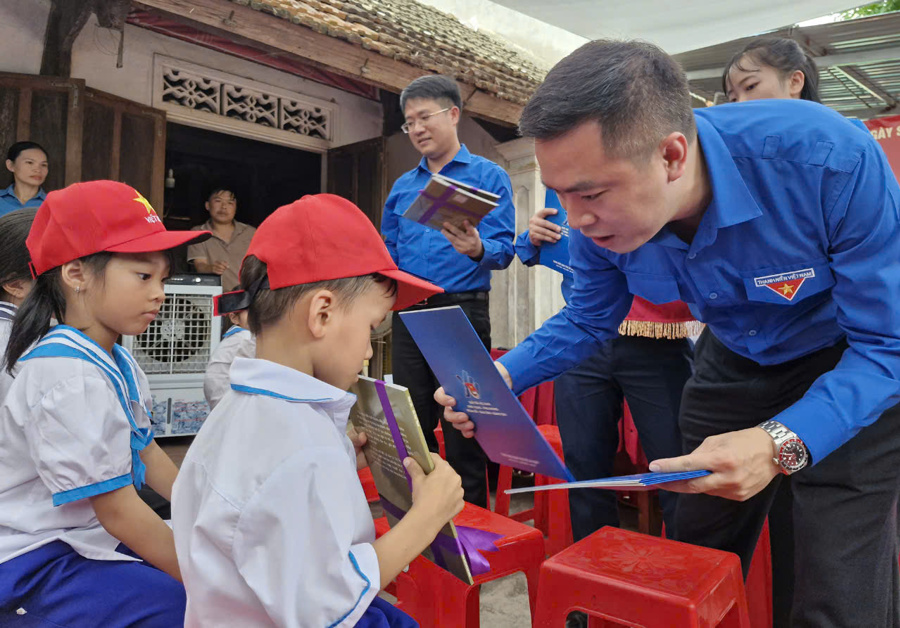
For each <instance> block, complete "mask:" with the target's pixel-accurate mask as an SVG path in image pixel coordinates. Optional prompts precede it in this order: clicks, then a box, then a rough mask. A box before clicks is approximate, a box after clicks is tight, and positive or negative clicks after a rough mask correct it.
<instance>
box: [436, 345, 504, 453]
mask: <svg viewBox="0 0 900 628" xmlns="http://www.w3.org/2000/svg"><path fill="white" fill-rule="evenodd" d="M494 366H496V367H497V370H498V371H500V375H502V376H503V381H504V382H506V385H507V386H509V387H510V388H512V386H513V385H512V378H511V377H510V376H509V371H507V370H506V367H505V366H503V365H502V364H500V363H499V362H494ZM434 400H435V401H437V402H438V403H439V404H440V405H442V406H444V418H445V419H447V422H448V423H450V424H452V425H453V427H455V428H456V429H458V430H459V431H460V432H462V435H463V436H465V437H466V438H472V437H473V436H475V424H474V423H472V421H470V420H469V415H468V414H466V413H465V412H457V411H456V410H454V409H453V406H455V405H456V399H454V398H453V397H451V396H450V395H448V394H447V393H445V392H444V389H443V387H441V388H438V389H437V390H436V391H435V392H434Z"/></svg>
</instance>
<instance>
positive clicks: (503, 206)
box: [478, 164, 516, 270]
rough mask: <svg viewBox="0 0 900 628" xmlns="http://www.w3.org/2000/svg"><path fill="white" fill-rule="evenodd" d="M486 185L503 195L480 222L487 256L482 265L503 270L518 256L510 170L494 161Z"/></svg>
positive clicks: (479, 229) (480, 231) (482, 240)
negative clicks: (514, 245)
mask: <svg viewBox="0 0 900 628" xmlns="http://www.w3.org/2000/svg"><path fill="white" fill-rule="evenodd" d="M482 185H483V186H484V188H485V189H486V190H487V191H488V192H493V193H494V194H499V195H500V198H499V199H498V200H497V207H495V208H494V209H492V210H491V211H490V212H489V213H488V215H487V216H485V217H484V219H482V221H481V222H480V223H479V224H478V234H479V235H480V236H481V243H482V245H483V246H484V255H483V256H482V257H481V259H480V260H479V261H478V264H479V265H480V266H483V267H485V268H489V269H491V270H503V269H504V268H506V267H507V266H509V264H510V262H512V258H513V256H514V255H515V249H514V248H513V240H514V239H515V237H516V232H515V228H516V208H515V206H514V205H513V196H512V183H511V182H510V180H509V175H508V174H506V171H505V170H503V169H502V168H501V167H500V166H497V165H496V164H494V167H493V168H491V170H490V173H489V174H488V176H487V177H486V180H485V182H484V183H483V184H482Z"/></svg>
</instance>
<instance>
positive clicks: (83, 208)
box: [25, 181, 211, 277]
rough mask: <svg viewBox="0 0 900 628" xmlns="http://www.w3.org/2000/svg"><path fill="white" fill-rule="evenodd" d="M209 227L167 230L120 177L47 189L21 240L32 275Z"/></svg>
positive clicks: (170, 243)
mask: <svg viewBox="0 0 900 628" xmlns="http://www.w3.org/2000/svg"><path fill="white" fill-rule="evenodd" d="M210 235H211V234H210V232H209V231H167V230H166V228H165V227H164V226H163V223H162V220H160V218H159V216H157V215H156V212H155V211H154V210H153V207H151V206H150V202H149V201H148V200H147V199H145V198H144V197H143V196H142V195H141V193H140V192H138V191H137V190H135V189H134V188H133V187H131V186H130V185H126V184H124V183H119V182H118V181H87V182H85V183H73V184H72V185H70V186H68V187H66V188H63V189H62V190H56V191H55V192H50V193H49V194H48V195H47V198H45V199H44V202H43V203H42V204H41V206H40V208H39V209H38V211H37V215H36V216H35V217H34V223H33V224H32V226H31V231H30V232H29V234H28V239H27V240H25V245H26V246H27V247H28V252H29V253H30V254H31V269H32V273H33V274H34V276H35V277H37V276H38V275H40V274H42V273H45V272H47V271H48V270H50V269H52V268H56V267H57V266H62V265H63V264H65V263H66V262H71V261H72V260H76V259H78V258H80V257H85V256H87V255H93V254H94V253H100V252H108V253H151V252H153V251H165V250H167V249H173V248H175V247H176V246H180V245H182V244H187V243H188V242H202V241H203V240H206V239H207V238H209V236H210Z"/></svg>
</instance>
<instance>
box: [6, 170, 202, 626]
mask: <svg viewBox="0 0 900 628" xmlns="http://www.w3.org/2000/svg"><path fill="white" fill-rule="evenodd" d="M203 237H208V233H204V232H196V231H191V232H172V231H166V229H165V227H164V226H163V225H162V221H161V220H160V219H159V217H158V216H157V215H156V212H154V211H153V208H152V207H151V206H150V203H149V202H147V200H146V199H145V198H144V197H143V196H141V195H140V194H139V193H138V192H137V191H136V190H134V188H131V187H129V186H127V185H125V184H122V183H117V182H114V181H92V182H88V183H76V184H74V185H71V186H69V187H67V188H65V189H63V190H59V191H56V192H51V193H50V194H48V195H47V199H46V200H45V201H44V203H43V204H42V205H41V207H40V209H39V210H38V212H37V216H36V217H35V219H34V224H33V226H32V228H31V232H30V234H29V236H28V239H27V246H28V250H29V252H30V254H31V269H32V274H33V276H34V277H35V281H34V285H33V287H32V289H31V293H30V294H29V295H28V297H27V298H26V299H25V301H24V302H23V303H22V306H21V308H20V309H19V311H18V313H17V315H16V318H15V321H14V323H13V329H12V333H11V335H10V339H9V345H8V349H7V355H6V363H5V367H6V369H7V370H8V371H11V370H12V369H13V368H14V367H15V368H18V372H17V375H16V377H15V381H14V382H13V384H12V386H11V387H10V390H9V393H8V394H7V396H6V400H5V403H4V405H3V406H2V407H0V624H2V625H8V624H7V621H12V620H13V618H16V621H20V622H27V624H28V625H41V626H45V625H46V626H67V627H69V626H104V627H105V628H106V627H111V626H112V627H116V626H134V625H141V626H154V627H155V626H160V627H163V626H165V627H167V628H168V627H170V626H176V625H180V624H181V623H182V622H183V617H184V604H185V595H184V588H183V587H182V585H181V584H180V582H179V579H180V573H179V571H178V564H177V559H176V558H175V543H174V540H173V537H172V531H171V529H170V528H169V526H168V525H166V523H165V522H164V521H163V520H162V519H160V518H159V517H158V516H156V514H155V513H154V512H153V511H152V510H150V508H149V507H148V506H147V505H146V504H144V502H142V501H141V499H140V498H139V497H138V494H137V490H136V489H139V488H141V486H142V485H143V484H144V483H145V482H146V483H147V484H148V485H149V486H150V487H152V488H153V489H154V490H156V491H157V492H158V493H160V494H161V495H163V496H164V497H167V498H168V497H169V496H170V494H171V488H172V483H173V482H174V480H175V476H176V474H177V469H176V467H175V465H174V464H173V463H172V461H171V460H169V458H168V456H166V454H165V453H164V452H163V451H162V450H161V449H160V448H159V446H158V445H157V444H156V443H155V442H154V441H153V435H152V431H151V427H150V418H149V412H150V410H149V408H150V391H149V387H148V384H147V378H146V376H145V375H144V373H143V372H142V371H141V370H140V368H138V366H137V364H136V363H135V361H134V359H133V358H132V357H131V355H130V354H129V353H128V352H127V351H125V350H124V349H122V347H120V346H119V345H117V344H115V342H116V339H117V338H118V336H119V335H125V334H128V335H137V334H140V333H142V332H143V331H144V330H145V329H146V328H147V326H148V325H149V324H150V322H151V321H152V320H153V318H154V317H155V316H156V314H157V313H158V311H159V307H160V305H161V304H162V302H163V301H164V300H165V292H164V290H163V282H164V280H165V278H166V276H167V275H168V272H169V264H168V260H167V258H166V256H165V254H164V253H162V252H161V251H164V250H167V249H170V248H173V247H176V246H179V245H181V244H185V243H187V242H190V241H194V240H197V239H198V238H203ZM51 317H55V318H56V319H57V320H58V321H59V323H60V324H59V325H57V326H56V327H54V328H53V329H50V320H51ZM35 343H37V344H35ZM23 354H24V355H23ZM17 362H18V364H17ZM141 558H142V559H143V560H144V561H146V562H141V560H140V559H141Z"/></svg>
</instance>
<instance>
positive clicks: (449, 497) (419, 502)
mask: <svg viewBox="0 0 900 628" xmlns="http://www.w3.org/2000/svg"><path fill="white" fill-rule="evenodd" d="M431 458H432V460H434V471H432V472H431V473H429V474H428V475H425V472H424V471H422V467H420V466H419V463H417V462H416V461H415V460H413V459H412V458H406V459H405V460H404V461H403V466H405V467H406V470H407V472H409V476H410V478H412V484H413V508H414V509H416V510H420V511H421V512H422V513H423V515H425V517H427V518H428V519H430V520H432V521H433V522H434V523H435V525H436V526H437V529H438V530H439V529H440V528H442V527H443V526H444V524H445V523H447V522H448V521H450V520H451V519H452V518H453V517H454V516H455V515H457V514H458V513H459V511H460V510H462V509H463V489H462V480H461V479H460V477H459V475H458V474H457V473H456V471H454V470H453V469H452V468H451V467H450V465H449V464H447V462H446V461H445V460H443V459H442V458H441V457H440V456H439V455H437V454H434V453H433V454H431Z"/></svg>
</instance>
